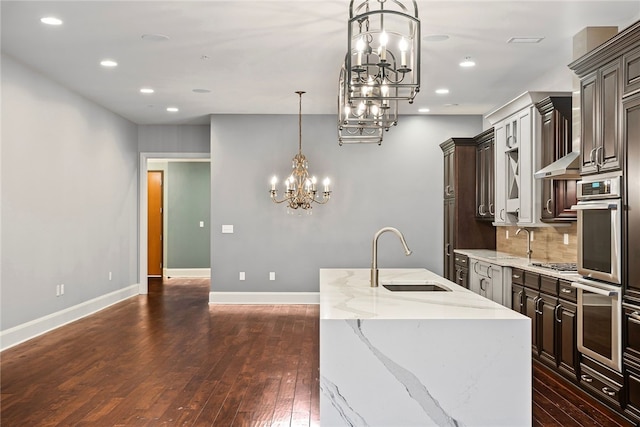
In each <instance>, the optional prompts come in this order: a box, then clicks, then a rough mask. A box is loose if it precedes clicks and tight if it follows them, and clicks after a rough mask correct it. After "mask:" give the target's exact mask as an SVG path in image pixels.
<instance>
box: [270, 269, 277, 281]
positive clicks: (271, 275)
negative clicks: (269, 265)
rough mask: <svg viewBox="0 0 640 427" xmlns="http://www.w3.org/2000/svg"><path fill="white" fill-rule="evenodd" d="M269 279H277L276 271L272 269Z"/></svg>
mask: <svg viewBox="0 0 640 427" xmlns="http://www.w3.org/2000/svg"><path fill="white" fill-rule="evenodd" d="M269 280H276V272H275V271H270V272H269Z"/></svg>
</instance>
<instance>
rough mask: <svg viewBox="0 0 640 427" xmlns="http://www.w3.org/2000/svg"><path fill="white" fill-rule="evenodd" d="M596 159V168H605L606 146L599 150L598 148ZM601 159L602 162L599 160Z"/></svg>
mask: <svg viewBox="0 0 640 427" xmlns="http://www.w3.org/2000/svg"><path fill="white" fill-rule="evenodd" d="M598 153H602V155H599V154H598ZM595 157H596V166H598V167H599V168H601V167H602V166H604V145H601V146H599V147H598V148H596V156H595ZM600 158H602V161H600V160H599V159H600Z"/></svg>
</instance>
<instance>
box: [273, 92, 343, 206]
mask: <svg viewBox="0 0 640 427" xmlns="http://www.w3.org/2000/svg"><path fill="white" fill-rule="evenodd" d="M296 93H297V94H298V95H299V96H300V105H299V111H298V136H299V139H298V154H296V155H295V157H294V158H293V171H292V172H291V175H289V177H288V178H287V179H285V185H286V191H285V194H284V198H283V199H282V200H278V199H277V197H278V192H277V190H276V184H277V183H278V178H277V177H276V176H274V177H273V178H272V179H271V191H270V193H271V200H273V201H274V202H275V203H287V207H288V208H289V209H298V208H302V209H305V210H307V211H308V212H309V213H310V212H311V211H310V210H311V208H312V206H311V205H312V203H318V204H321V205H324V204H325V203H327V202H328V201H329V198H330V197H331V190H330V189H329V184H330V181H329V178H325V179H324V181H323V182H322V184H323V186H324V188H323V190H324V191H322V199H318V198H316V197H317V196H318V191H317V189H316V183H317V180H316V177H315V176H312V177H309V164H308V162H307V158H306V157H305V156H304V154H302V94H303V93H305V92H304V91H296Z"/></svg>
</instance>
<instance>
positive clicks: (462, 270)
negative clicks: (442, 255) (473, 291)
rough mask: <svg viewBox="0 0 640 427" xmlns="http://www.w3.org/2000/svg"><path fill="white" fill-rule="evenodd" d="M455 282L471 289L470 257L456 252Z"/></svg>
mask: <svg viewBox="0 0 640 427" xmlns="http://www.w3.org/2000/svg"><path fill="white" fill-rule="evenodd" d="M454 263H455V270H456V271H455V279H456V280H455V282H456V284H458V285H460V286H462V287H463V288H467V289H469V257H468V256H466V255H461V254H455V261H454Z"/></svg>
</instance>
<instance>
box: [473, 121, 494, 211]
mask: <svg viewBox="0 0 640 427" xmlns="http://www.w3.org/2000/svg"><path fill="white" fill-rule="evenodd" d="M474 139H475V140H476V142H477V144H478V145H477V148H476V218H478V219H480V220H489V221H493V217H494V215H495V197H494V190H495V184H494V173H495V172H494V163H495V158H494V146H495V138H494V132H493V128H490V129H487V130H486V131H484V132H482V133H481V134H479V135H477V136H476V137H475V138H474Z"/></svg>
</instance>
